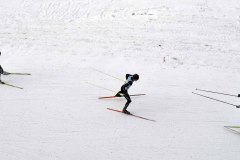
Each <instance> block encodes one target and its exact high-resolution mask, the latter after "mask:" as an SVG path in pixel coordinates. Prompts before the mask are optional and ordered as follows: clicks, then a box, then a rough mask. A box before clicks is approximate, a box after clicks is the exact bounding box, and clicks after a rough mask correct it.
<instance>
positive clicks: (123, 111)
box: [122, 109, 131, 114]
mask: <svg viewBox="0 0 240 160" xmlns="http://www.w3.org/2000/svg"><path fill="white" fill-rule="evenodd" d="M122 113H125V114H131V113H130V112H129V111H128V110H126V109H123V110H122Z"/></svg>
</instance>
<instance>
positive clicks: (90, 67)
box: [90, 67, 125, 82]
mask: <svg viewBox="0 0 240 160" xmlns="http://www.w3.org/2000/svg"><path fill="white" fill-rule="evenodd" d="M90 68H91V69H92V70H95V71H97V72H99V73H102V74H104V75H107V76H109V77H112V78H115V79H117V80H120V81H123V82H125V81H124V80H123V79H121V78H118V77H115V76H112V75H110V74H107V73H104V72H102V71H100V70H98V69H95V68H92V67H90Z"/></svg>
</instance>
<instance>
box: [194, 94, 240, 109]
mask: <svg viewBox="0 0 240 160" xmlns="http://www.w3.org/2000/svg"><path fill="white" fill-rule="evenodd" d="M192 93H193V94H196V95H199V96H202V97H205V98H208V99H212V100H215V101H218V102H222V103H225V104H228V105H232V106H235V107H236V108H240V105H239V106H237V105H234V104H231V103H228V102H225V101H221V100H218V99H215V98H212V97H208V96H204V95H202V94H198V93H194V92H192Z"/></svg>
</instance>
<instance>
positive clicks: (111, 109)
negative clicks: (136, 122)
mask: <svg viewBox="0 0 240 160" xmlns="http://www.w3.org/2000/svg"><path fill="white" fill-rule="evenodd" d="M143 95H146V94H133V95H130V96H143ZM117 97H118V96H106V97H99V98H98V99H108V98H117ZM107 109H108V110H110V111H115V112H119V113H122V111H121V110H117V109H113V108H107ZM124 114H125V113H124ZM126 115H130V116H133V117H136V118H140V119H144V120H147V121H152V122H156V121H155V120H152V119H149V118H145V117H142V116H138V115H135V114H132V113H131V114H126Z"/></svg>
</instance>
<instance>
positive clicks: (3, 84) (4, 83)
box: [0, 82, 23, 89]
mask: <svg viewBox="0 0 240 160" xmlns="http://www.w3.org/2000/svg"><path fill="white" fill-rule="evenodd" d="M0 84H3V85H6V86H10V87H14V88H18V89H23V88H22V87H18V86H14V85H11V84H8V83H5V82H3V83H0Z"/></svg>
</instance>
